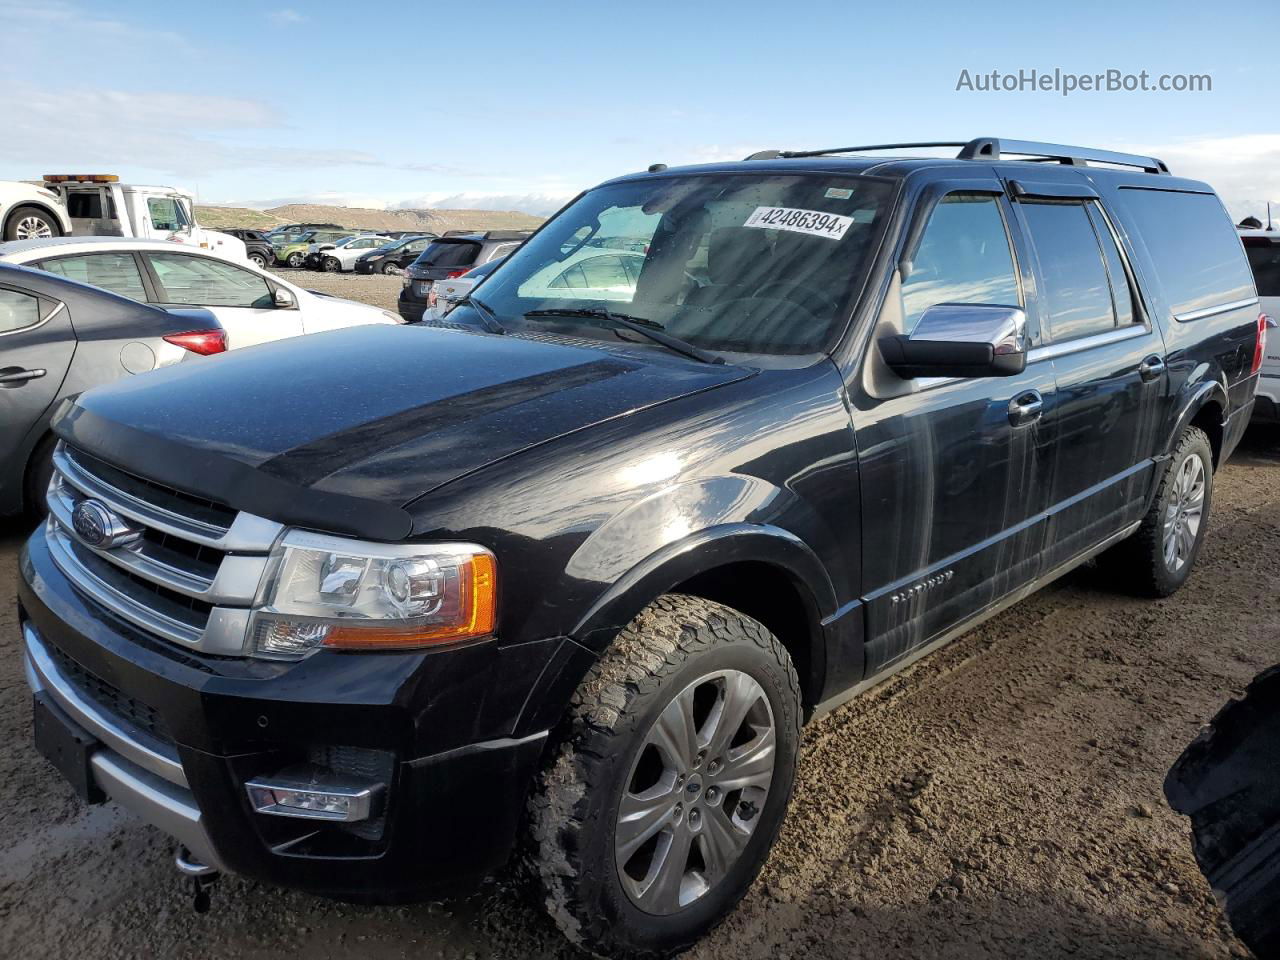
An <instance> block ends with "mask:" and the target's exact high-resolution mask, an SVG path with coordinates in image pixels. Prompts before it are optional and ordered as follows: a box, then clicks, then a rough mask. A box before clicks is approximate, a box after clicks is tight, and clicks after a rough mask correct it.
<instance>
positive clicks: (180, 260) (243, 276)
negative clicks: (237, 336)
mask: <svg viewBox="0 0 1280 960" xmlns="http://www.w3.org/2000/svg"><path fill="white" fill-rule="evenodd" d="M147 256H148V259H149V260H150V261H151V269H152V270H154V271H155V274H156V278H157V279H158V280H159V281H160V286H161V287H162V290H161V292H160V301H161V302H162V303H186V304H192V305H195V306H201V307H270V306H271V305H272V304H273V302H274V301H273V298H272V296H271V288H270V286H268V284H267V281H266V280H264V279H263V278H262V277H260V276H258V275H257V274H255V273H250V272H249V271H248V270H241V269H240V268H239V267H236V266H232V265H231V264H229V263H223V262H222V261H220V260H214V259H212V258H209V257H189V256H184V255H183V254H180V253H151V254H148V255H147Z"/></svg>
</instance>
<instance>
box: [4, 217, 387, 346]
mask: <svg viewBox="0 0 1280 960" xmlns="http://www.w3.org/2000/svg"><path fill="white" fill-rule="evenodd" d="M0 263H13V264H22V265H23V266H28V267H38V268H40V269H41V270H48V271H49V272H50V273H57V274H60V275H61V276H64V277H69V278H70V279H72V280H79V281H81V282H83V283H89V284H92V285H93V286H95V287H102V288H103V289H106V290H111V291H113V292H115V293H118V294H121V295H123V296H126V297H129V298H131V299H133V300H138V301H140V302H142V303H150V304H154V305H155V306H158V307H162V308H165V309H180V308H183V307H204V308H205V309H207V310H209V311H210V312H211V313H212V314H213V315H214V316H215V317H217V318H218V321H219V322H220V323H221V324H222V326H223V328H224V329H225V330H226V332H227V347H228V349H232V350H234V349H236V348H237V347H247V346H252V345H253V344H255V343H266V342H268V341H271V340H283V339H284V338H285V337H296V336H300V335H302V334H305V333H318V332H320V331H322V330H337V329H339V328H342V327H356V326H362V325H364V324H369V323H403V322H404V321H403V320H402V319H401V318H400V317H399V316H398V315H397V314H394V313H392V312H391V311H389V310H381V309H379V308H377V307H371V306H369V305H368V304H364V303H356V302H355V301H353V300H343V299H341V298H339V297H330V296H326V295H324V294H320V293H312V292H311V291H309V290H303V289H302V288H301V287H297V286H294V285H293V284H292V283H289V282H287V281H285V280H281V279H280V278H279V277H277V276H275V275H274V274H270V273H267V272H266V271H265V270H259V269H258V268H257V267H255V266H253V265H252V264H250V263H248V262H245V263H233V262H231V261H228V260H227V259H225V258H224V257H219V256H217V255H215V254H212V253H207V252H205V251H203V250H196V249H194V248H192V247H187V246H178V245H176V244H173V243H167V242H165V241H163V240H122V239H109V238H103V237H61V238H56V239H51V240H15V241H12V242H9V243H0Z"/></svg>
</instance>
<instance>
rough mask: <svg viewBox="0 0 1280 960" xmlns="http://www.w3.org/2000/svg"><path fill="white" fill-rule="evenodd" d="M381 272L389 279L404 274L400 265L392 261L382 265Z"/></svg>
mask: <svg viewBox="0 0 1280 960" xmlns="http://www.w3.org/2000/svg"><path fill="white" fill-rule="evenodd" d="M382 272H383V273H385V274H386V275H387V276H389V277H398V276H399V275H400V274H402V273H404V270H403V269H401V267H400V264H398V263H396V262H395V261H394V260H388V261H387V262H386V263H384V264H383V265H382Z"/></svg>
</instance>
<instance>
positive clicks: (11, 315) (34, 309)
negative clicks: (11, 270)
mask: <svg viewBox="0 0 1280 960" xmlns="http://www.w3.org/2000/svg"><path fill="white" fill-rule="evenodd" d="M39 322H40V301H39V300H37V299H36V298H35V297H33V296H31V295H30V294H29V293H19V292H18V291H17V290H0V333H13V332H14V331H15V330H21V329H23V328H24V327H34V326H35V325H36V324H37V323H39Z"/></svg>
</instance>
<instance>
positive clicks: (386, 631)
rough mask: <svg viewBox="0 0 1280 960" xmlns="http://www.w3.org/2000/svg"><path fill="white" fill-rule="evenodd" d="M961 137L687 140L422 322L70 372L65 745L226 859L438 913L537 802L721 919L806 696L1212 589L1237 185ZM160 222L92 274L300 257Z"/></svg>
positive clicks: (22, 618)
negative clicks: (770, 143)
mask: <svg viewBox="0 0 1280 960" xmlns="http://www.w3.org/2000/svg"><path fill="white" fill-rule="evenodd" d="M917 146H919V147H921V148H924V147H928V148H931V149H932V148H936V147H938V146H939V145H938V144H937V143H928V144H919V145H917ZM954 146H955V147H957V148H958V152H957V154H956V156H955V157H954V158H946V159H942V158H936V157H932V158H931V157H927V156H916V155H914V152H913V151H912V150H911V149H910V145H907V147H906V149H905V155H903V154H904V148H903V146H902V145H898V146H897V147H896V148H895V150H896V152H894V153H891V155H890V156H885V155H884V152H885V150H886V148H884V147H880V146H867V147H850V148H841V149H837V150H813V151H810V150H806V151H798V152H784V151H776V150H771V151H764V152H761V153H758V154H754V155H753V156H751V157H749V158H747V160H746V161H744V162H739V163H719V164H709V165H703V166H697V167H688V168H672V169H668V168H666V167H663V166H655V167H653V168H651V169H650V170H649V171H647V172H644V173H638V174H632V175H628V176H623V177H619V178H617V179H614V180H610V181H608V182H606V183H603V184H601V185H599V186H597V187H595V188H593V189H591V190H587V191H585V192H584V193H583V194H581V195H580V196H579V197H578V198H577V199H576V200H575V201H574V202H573V203H571V204H569V205H568V206H567V207H566V208H565V209H563V210H562V211H561V212H560V213H559V214H557V215H556V216H555V217H554V218H553V219H552V220H551V221H549V222H548V223H547V224H545V225H544V226H543V227H542V228H541V229H540V230H539V231H538V232H537V233H535V234H533V235H528V234H524V233H513V232H500V231H492V232H489V233H476V234H470V235H465V236H446V237H440V238H436V239H434V240H432V241H431V242H430V243H429V244H428V245H427V246H426V248H425V249H424V250H423V251H422V252H421V254H420V255H419V256H418V258H417V259H416V261H415V262H414V263H413V264H412V265H410V266H409V267H408V268H407V270H406V275H405V278H404V286H403V288H402V291H401V295H400V312H401V315H402V316H405V317H406V318H409V319H413V320H418V319H420V318H422V317H423V315H424V313H425V312H426V310H427V308H428V303H429V299H430V296H431V294H432V293H433V292H435V293H436V307H437V309H445V308H448V304H449V302H452V303H453V305H452V308H451V310H450V311H449V313H448V320H449V322H448V324H445V325H442V326H446V327H448V329H438V328H433V327H432V326H431V325H429V324H414V325H412V326H398V327H391V326H378V327H376V328H370V329H361V330H356V329H352V330H344V331H337V332H333V333H330V334H328V335H325V336H318V337H306V338H302V339H299V340H293V341H289V342H287V343H278V344H271V345H264V346H259V347H256V348H255V349H252V350H243V351H232V352H231V353H229V354H227V355H225V356H219V357H217V358H214V359H212V360H205V361H202V362H194V361H193V362H190V363H188V362H183V363H178V364H173V365H170V366H168V367H166V368H165V369H163V370H160V371H155V372H152V373H149V374H147V375H146V377H145V378H140V379H138V380H135V381H133V382H130V383H129V384H127V385H122V384H111V385H107V386H105V387H100V388H97V389H94V390H90V391H88V392H85V393H82V394H79V395H78V396H76V397H74V398H68V399H67V400H65V401H64V402H63V404H62V405H61V407H60V409H59V410H58V411H57V413H56V415H54V416H53V417H52V421H51V427H52V433H50V434H48V435H47V436H48V438H47V439H45V438H41V439H39V440H37V442H38V443H46V444H48V449H49V452H50V457H51V462H52V470H51V476H50V478H49V483H48V486H47V491H48V494H47V503H48V506H49V509H50V516H49V519H48V521H47V522H46V523H45V524H44V525H43V526H42V527H41V528H40V529H38V530H37V531H36V532H35V533H34V534H33V536H32V537H31V539H30V540H29V542H28V544H27V545H26V547H25V549H24V551H23V555H22V558H21V562H20V571H21V582H20V584H19V613H18V619H19V623H20V628H21V632H22V637H23V650H24V656H25V658H26V661H25V662H26V669H27V677H28V682H29V683H30V685H31V688H32V691H33V693H34V695H35V701H34V702H35V707H34V711H35V729H36V731H37V734H36V743H37V746H38V747H39V749H40V750H41V751H42V753H43V754H44V755H45V756H46V757H48V758H49V759H50V761H51V762H53V763H54V764H55V765H56V766H57V768H58V769H59V770H60V771H61V772H62V773H63V774H64V775H65V776H66V778H67V780H68V782H69V783H70V784H71V785H72V787H73V788H74V789H75V790H76V791H77V793H78V794H79V795H80V796H81V798H82V799H83V800H85V801H86V802H95V801H98V800H102V799H104V798H105V797H106V796H110V797H111V798H112V799H114V800H116V801H117V802H119V803H120V804H122V805H123V806H125V807H127V808H130V809H132V810H134V811H135V812H136V813H137V814H138V815H140V816H142V817H143V818H145V819H147V820H148V821H149V822H151V823H153V824H155V825H156V826H158V827H160V828H161V829H164V830H166V831H168V832H169V833H170V834H171V835H172V836H173V837H174V838H175V839H176V840H177V841H178V842H179V844H180V845H181V846H180V848H179V852H178V856H177V857H176V859H175V862H176V865H177V866H178V869H179V870H180V871H181V872H183V873H184V874H186V875H188V876H197V877H204V878H207V877H208V876H209V875H211V874H213V873H215V872H216V871H220V870H227V871H231V872H235V873H238V874H242V875H245V876H247V877H251V878H253V879H255V880H257V881H260V882H266V883H273V884H279V885H283V886H286V887H293V888H298V889H305V890H309V891H312V892H314V893H319V894H323V895H328V896H334V897H341V898H358V899H361V900H362V901H366V902H368V901H377V900H387V901H396V902H402V901H404V900H406V899H410V898H414V897H427V896H432V895H437V894H438V893H439V892H440V891H442V890H453V889H456V887H457V885H458V884H460V883H466V882H468V881H473V880H476V879H478V878H480V877H483V876H485V875H487V874H489V873H491V872H493V871H494V870H496V869H498V868H499V867H500V866H501V865H502V864H503V863H504V862H506V861H507V859H508V858H509V857H510V856H511V853H512V851H513V850H514V849H515V848H516V847H517V844H518V843H519V842H520V841H521V831H527V835H526V836H525V837H524V838H523V846H524V849H526V850H527V851H528V854H529V857H530V859H531V861H532V864H533V867H534V871H533V872H534V873H535V874H536V875H537V877H538V882H540V883H541V885H542V888H543V891H542V892H543V895H544V900H545V901H546V902H547V903H549V904H551V905H552V908H553V909H552V913H553V916H554V918H555V921H556V923H557V924H558V925H559V926H560V927H561V929H562V930H563V931H564V933H565V934H566V935H567V936H568V937H569V938H570V939H572V940H573V941H575V942H576V943H578V944H580V945H582V946H585V947H586V948H588V949H590V950H592V951H594V952H595V953H597V954H598V955H602V956H609V957H646V958H648V957H659V956H667V955H670V954H671V953H672V952H675V951H678V950H681V949H683V948H685V947H688V946H689V945H690V944H692V943H693V942H694V941H695V940H696V939H697V938H698V937H700V936H701V935H703V934H704V933H705V932H706V931H707V930H709V929H710V928H711V927H712V926H714V925H715V924H716V923H718V922H719V921H720V920H722V919H723V918H724V917H725V916H726V914H727V913H728V912H729V911H731V910H732V909H733V907H734V906H735V904H737V902H738V901H739V900H740V899H741V898H742V897H743V896H744V895H745V893H746V891H747V890H748V888H749V887H750V885H751V884H752V882H753V881H754V880H755V878H756V876H757V874H758V873H759V871H760V869H761V866H762V865H763V863H764V861H765V859H766V857H767V856H768V854H769V851H770V849H771V847H772V845H773V844H774V842H775V839H776V837H777V836H778V833H779V830H780V828H781V825H782V822H783V819H784V817H785V815H786V811H787V808H788V805H789V803H790V800H791V793H792V787H793V784H794V782H795V773H796V765H797V758H798V755H799V750H800V737H801V729H802V725H803V724H804V722H805V721H806V720H808V719H809V718H811V717H813V716H817V715H821V714H822V713H825V712H826V711H828V710H830V709H833V708H834V707H835V706H838V705H839V704H841V703H843V702H845V701H846V700H848V699H849V698H851V697H853V696H855V695H857V694H858V693H860V692H861V691H863V690H865V689H867V688H868V687H870V686H871V685H873V684H875V683H877V682H878V681H880V680H882V679H883V678H885V677H887V676H889V675H890V674H892V673H894V672H896V671H898V670H900V669H901V668H903V667H905V666H907V665H909V664H911V663H912V662H914V661H916V660H917V659H918V658H920V657H922V656H924V655H926V654H928V653H929V652H931V651H933V650H935V649H938V648H940V647H941V646H943V645H945V644H946V643H947V642H949V641H950V640H951V639H953V638H954V637H956V636H959V635H960V634H961V633H963V632H964V631H966V630H967V629H969V628H971V627H972V626H973V625H974V624H976V623H978V622H981V621H982V620H983V619H985V618H987V617H990V616H993V615H997V614H998V613H1000V612H1001V611H1002V610H1003V609H1005V608H1006V607H1008V606H1009V605H1011V604H1013V603H1015V602H1017V601H1018V600H1020V599H1022V598H1024V597H1026V596H1028V595H1029V594H1031V593H1032V592H1034V591H1035V590H1037V589H1038V588H1040V587H1041V586H1043V585H1045V584H1047V583H1050V582H1052V581H1053V580H1055V579H1056V578H1058V577H1060V576H1062V575H1064V574H1065V573H1067V572H1069V571H1070V570H1072V569H1074V568H1075V567H1077V566H1078V565H1080V564H1082V563H1084V562H1086V561H1088V560H1091V559H1094V558H1096V559H1097V561H1098V562H1099V563H1100V564H1103V565H1105V567H1106V568H1107V569H1108V571H1109V578H1110V582H1111V583H1113V584H1114V585H1115V586H1116V587H1117V588H1122V589H1127V590H1130V591H1133V592H1135V593H1139V594H1143V595H1146V596H1148V597H1153V598H1154V597H1166V596H1169V595H1171V594H1173V593H1175V592H1176V591H1177V590H1178V589H1179V588H1180V587H1181V586H1182V585H1183V584H1184V583H1185V582H1186V581H1187V579H1188V578H1189V577H1190V576H1191V575H1192V571H1193V569H1194V567H1195V564H1196V560H1197V557H1198V555H1199V553H1200V551H1201V548H1202V545H1203V543H1204V539H1205V536H1206V531H1207V529H1208V527H1209V523H1210V520H1211V514H1212V507H1213V491H1214V477H1215V471H1216V470H1217V469H1218V467H1219V466H1220V465H1221V464H1222V463H1223V462H1225V461H1226V460H1227V459H1228V458H1229V457H1230V456H1231V454H1232V451H1233V450H1234V448H1235V446H1236V444H1237V442H1238V441H1239V439H1240V437H1241V435H1242V433H1243V431H1244V430H1245V427H1246V426H1247V423H1248V421H1249V418H1250V416H1251V414H1252V412H1253V409H1254V406H1255V393H1256V391H1257V385H1258V382H1259V376H1260V372H1261V371H1262V368H1263V364H1264V359H1265V357H1266V356H1267V353H1266V337H1267V330H1268V323H1267V318H1266V317H1265V315H1263V313H1262V306H1261V304H1260V302H1259V296H1258V289H1257V286H1256V285H1255V281H1254V277H1253V275H1252V274H1251V272H1250V259H1249V258H1247V257H1246V255H1245V249H1244V247H1243V246H1242V243H1241V240H1240V238H1239V237H1238V236H1237V234H1236V232H1235V229H1234V227H1233V225H1232V223H1231V221H1230V219H1229V218H1228V217H1227V214H1226V211H1225V210H1224V208H1223V206H1222V204H1221V202H1220V201H1219V200H1218V198H1217V196H1216V195H1215V194H1214V192H1213V190H1212V189H1211V188H1210V187H1209V186H1207V185H1206V184H1203V183H1199V182H1196V181H1193V180H1188V179H1182V178H1177V177H1175V176H1173V175H1172V174H1171V173H1170V172H1169V170H1168V167H1167V166H1166V165H1165V164H1164V163H1163V162H1162V161H1160V160H1158V159H1156V158H1153V157H1144V156H1136V155H1130V154H1121V153H1114V152H1109V151H1102V150H1095V149H1091V148H1087V147H1070V146H1063V145H1056V144H1045V143H1036V142H1029V141H1008V140H997V139H993V138H979V139H976V140H973V141H970V142H968V143H964V144H959V143H958V144H955V145H954ZM316 232H317V231H314V230H310V231H304V233H303V234H301V235H303V236H305V235H306V234H308V233H310V234H314V233H316ZM1247 239H1248V238H1246V240H1247ZM157 246H160V247H162V246H164V245H163V244H160V245H152V246H149V247H142V246H137V245H134V246H133V247H131V248H130V255H129V257H124V256H122V255H121V254H120V252H119V251H112V250H106V249H104V250H102V251H96V250H95V251H93V252H95V253H101V254H103V255H105V254H114V255H115V257H116V259H115V260H113V261H101V262H99V263H86V264H84V265H83V267H82V266H79V265H77V266H76V267H75V271H79V270H81V269H83V270H84V276H85V277H86V278H87V279H94V278H97V279H106V278H107V277H114V276H117V275H122V276H127V277H129V278H130V280H129V282H130V283H132V282H133V281H132V277H133V276H134V272H133V270H131V269H130V264H129V262H128V261H130V260H131V261H132V264H133V266H134V267H135V268H136V274H137V277H138V281H137V282H138V285H139V286H134V287H131V288H130V289H132V290H133V292H134V294H137V295H139V296H138V299H144V300H145V299H150V297H151V295H152V294H153V293H156V294H159V293H160V291H165V293H164V294H163V296H166V297H169V298H172V293H171V292H169V284H170V278H173V283H174V285H175V288H176V289H177V290H179V291H184V290H185V291H190V293H189V296H188V298H187V301H186V302H196V301H201V302H206V303H207V302H208V301H210V300H214V301H215V303H214V305H211V306H209V307H208V309H209V310H210V311H211V312H216V311H217V310H218V309H219V307H218V306H217V304H216V301H218V300H219V299H220V298H221V296H222V295H221V294H219V296H217V297H211V296H209V295H208V294H207V291H208V290H211V289H217V290H219V291H221V290H223V289H224V288H226V289H241V288H248V287H252V286H253V284H259V285H260V287H261V290H262V293H261V295H262V296H267V295H268V294H269V295H270V297H271V299H273V300H275V299H276V298H277V297H278V295H279V292H280V291H281V290H289V291H292V290H296V288H293V287H289V286H288V285H287V284H284V283H283V282H281V281H279V280H278V279H275V278H270V277H267V276H266V275H265V274H263V273H262V271H260V270H257V269H255V268H247V269H246V271H245V272H247V273H249V274H250V276H251V278H252V279H247V278H244V277H238V278H228V277H227V275H226V273H225V271H223V270H212V269H210V268H209V267H208V265H207V264H205V263H203V261H202V262H201V263H200V264H198V265H192V264H175V263H172V262H170V257H172V256H181V255H182V252H180V251H173V250H169V251H167V253H168V254H169V256H168V257H166V256H162V255H161V251H160V250H159V249H157ZM1254 246H1257V245H1256V244H1255V245H1254ZM28 249H34V248H22V250H21V251H19V253H20V254H22V255H25V254H26V253H27V251H28ZM68 249H69V250H70V249H72V248H68ZM1259 249H1261V248H1260V247H1259ZM83 252H85V253H87V252H89V250H88V248H85V249H84V251H83ZM9 255H11V254H8V253H7V251H6V250H5V248H3V247H0V259H2V258H4V257H5V256H9ZM1251 256H1254V260H1253V265H1254V268H1255V270H1257V269H1262V270H1266V269H1269V266H1268V265H1269V264H1270V263H1271V260H1270V251H1269V250H1266V251H1263V253H1262V254H1258V255H1251ZM203 259H210V260H211V259H213V258H203ZM499 260H501V263H498V261H499ZM30 262H32V263H38V264H40V265H41V266H43V267H45V269H46V270H49V269H57V270H58V271H59V272H62V273H64V275H66V276H76V275H78V274H77V273H76V272H75V271H73V270H72V269H71V267H70V266H68V265H65V264H63V265H62V266H59V264H60V263H62V258H61V257H60V256H59V253H58V248H57V247H52V248H48V247H46V248H45V249H43V250H42V251H40V252H39V253H38V255H33V256H31V257H30ZM90 267H103V268H106V269H105V270H103V271H102V272H101V273H95V274H94V275H93V276H92V277H91V276H90V275H89V270H90ZM477 269H478V270H480V271H482V273H481V275H480V278H479V280H478V281H475V282H472V283H471V284H470V286H469V287H466V286H463V284H461V283H455V285H454V286H453V287H452V288H450V289H449V290H447V291H446V289H445V288H444V287H443V286H441V285H442V284H448V283H451V282H456V281H459V280H467V279H468V278H467V277H466V276H465V275H466V274H467V273H468V272H469V271H475V270H477ZM474 277H475V275H474V274H472V277H471V278H470V279H471V280H474ZM63 282H65V281H63ZM264 283H265V286H262V285H263V284H264ZM226 284H229V287H224V285H226ZM255 289H256V288H255ZM229 295H230V294H228V296H229ZM442 298H443V299H444V300H445V301H446V302H445V305H444V307H442V306H441V300H442ZM321 299H323V298H321ZM255 302H256V301H255ZM278 306H279V304H278V302H277V307H278ZM141 309H145V308H141ZM38 311H42V312H37V313H36V314H32V313H31V312H30V310H28V312H27V314H26V316H27V321H28V322H27V326H25V327H21V328H19V329H21V330H27V331H28V332H32V333H38V330H39V326H38V323H39V322H41V321H40V320H39V317H40V316H48V317H51V316H53V315H54V312H56V308H50V307H40V308H38ZM0 316H3V315H0ZM433 316H434V314H433ZM33 318H34V319H33ZM73 320H74V314H73ZM33 324H34V325H33ZM0 332H2V331H0ZM162 339H163V338H162ZM233 339H234V338H233ZM233 345H234V344H233ZM33 363H35V361H34V360H31V361H29V362H27V363H26V365H25V366H24V369H27V370H28V372H30V370H29V367H30V366H31V364H33ZM27 382H37V381H27ZM0 385H3V381H2V380H0ZM19 389H24V388H22V387H20V388H19ZM42 480H43V478H37V482H38V483H39V482H42Z"/></svg>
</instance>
